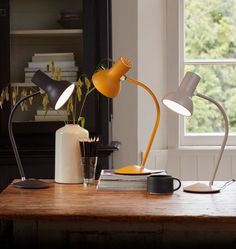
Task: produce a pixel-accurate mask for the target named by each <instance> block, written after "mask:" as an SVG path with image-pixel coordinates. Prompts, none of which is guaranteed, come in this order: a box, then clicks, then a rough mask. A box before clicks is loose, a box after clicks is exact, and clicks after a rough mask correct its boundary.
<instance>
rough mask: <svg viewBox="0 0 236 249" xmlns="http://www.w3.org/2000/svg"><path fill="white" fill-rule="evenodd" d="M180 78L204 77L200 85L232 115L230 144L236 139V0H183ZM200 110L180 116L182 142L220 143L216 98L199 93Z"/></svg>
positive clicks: (196, 106)
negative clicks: (201, 96) (202, 97)
mask: <svg viewBox="0 0 236 249" xmlns="http://www.w3.org/2000/svg"><path fill="white" fill-rule="evenodd" d="M179 10H180V12H179V28H180V29H179V30H180V32H179V41H180V43H179V45H180V46H179V47H180V50H179V52H180V53H179V56H180V57H179V58H180V60H179V63H180V65H179V72H180V73H179V76H180V77H179V79H181V78H182V77H183V75H184V73H185V72H186V71H193V72H195V73H197V74H198V75H199V76H200V77H201V81H200V83H199V85H198V87H197V91H198V92H200V93H202V94H205V95H207V96H210V97H212V98H214V99H215V100H217V101H218V102H219V103H221V105H222V106H223V107H224V109H225V111H226V113H227V116H228V118H229V125H230V138H229V140H228V143H227V144H228V145H229V144H231V145H235V144H236V136H235V135H236V0H198V1H195V0H179ZM193 102H194V114H193V116H192V117H190V118H182V117H180V121H179V134H180V137H179V144H180V145H217V144H218V145H219V144H221V142H222V139H223V137H222V136H223V135H224V123H223V117H222V115H221V113H220V111H219V110H218V108H216V107H215V106H214V105H213V104H212V103H210V102H208V101H205V100H203V99H201V98H198V97H193Z"/></svg>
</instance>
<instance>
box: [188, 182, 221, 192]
mask: <svg viewBox="0 0 236 249" xmlns="http://www.w3.org/2000/svg"><path fill="white" fill-rule="evenodd" d="M183 190H184V192H189V193H202V194H204V193H205V194H213V193H219V192H220V188H215V187H213V186H209V185H207V184H204V183H195V184H192V185H190V186H187V187H185V188H183Z"/></svg>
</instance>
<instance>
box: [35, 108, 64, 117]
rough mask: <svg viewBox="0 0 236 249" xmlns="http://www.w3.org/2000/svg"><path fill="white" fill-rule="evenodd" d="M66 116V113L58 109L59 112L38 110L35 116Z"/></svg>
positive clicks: (50, 109)
mask: <svg viewBox="0 0 236 249" xmlns="http://www.w3.org/2000/svg"><path fill="white" fill-rule="evenodd" d="M56 115H58V116H67V111H66V110H63V109H60V110H54V109H52V108H49V109H47V110H44V109H38V110H37V116H56Z"/></svg>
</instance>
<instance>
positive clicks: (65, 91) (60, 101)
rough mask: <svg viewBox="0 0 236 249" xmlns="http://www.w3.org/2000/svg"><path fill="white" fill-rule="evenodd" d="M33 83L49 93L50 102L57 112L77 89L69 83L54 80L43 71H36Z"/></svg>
mask: <svg viewBox="0 0 236 249" xmlns="http://www.w3.org/2000/svg"><path fill="white" fill-rule="evenodd" d="M31 81H32V82H33V83H35V84H36V85H37V86H38V87H39V88H41V89H42V90H43V91H45V92H46V93H47V95H48V98H49V102H50V104H51V105H52V107H53V108H54V109H55V110H58V109H60V108H61V107H62V106H63V105H64V104H65V103H66V101H67V100H68V99H69V97H70V96H71V94H72V93H73V91H74V88H75V85H74V84H72V83H70V82H69V81H66V80H61V81H58V80H53V79H51V78H50V77H49V76H48V75H47V74H45V73H43V72H42V71H41V70H38V71H36V73H35V74H34V76H33V78H32V79H31Z"/></svg>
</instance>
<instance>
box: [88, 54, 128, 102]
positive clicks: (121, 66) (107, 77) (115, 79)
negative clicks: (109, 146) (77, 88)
mask: <svg viewBox="0 0 236 249" xmlns="http://www.w3.org/2000/svg"><path fill="white" fill-rule="evenodd" d="M131 67H132V64H131V61H130V60H129V59H128V58H126V57H121V58H120V59H118V60H117V61H116V63H115V64H114V65H113V66H112V67H111V68H110V69H107V70H101V71H98V72H96V73H95V74H94V75H93V77H92V81H93V84H94V86H95V87H96V89H97V90H98V91H99V92H100V93H101V94H103V95H104V96H106V97H108V98H114V97H116V96H117V95H118V94H119V93H120V90H121V84H120V78H121V77H122V76H123V75H124V74H125V73H126V72H128V71H129V70H130V68H131Z"/></svg>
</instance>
